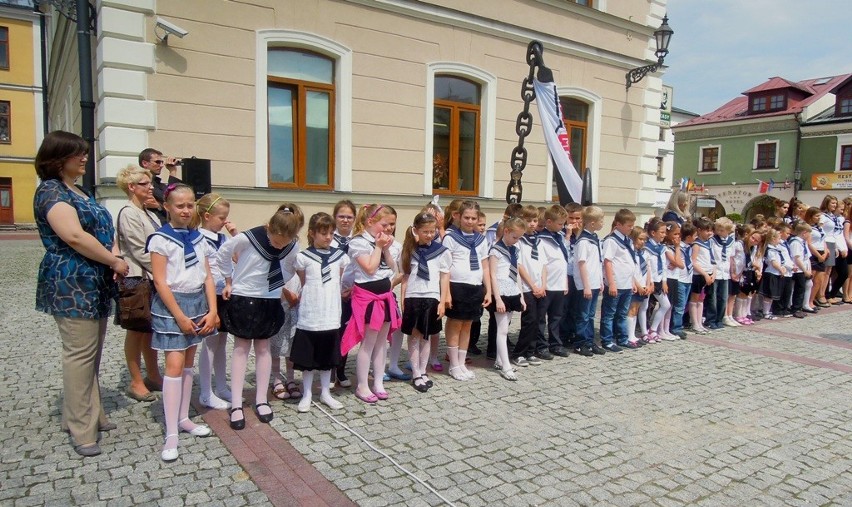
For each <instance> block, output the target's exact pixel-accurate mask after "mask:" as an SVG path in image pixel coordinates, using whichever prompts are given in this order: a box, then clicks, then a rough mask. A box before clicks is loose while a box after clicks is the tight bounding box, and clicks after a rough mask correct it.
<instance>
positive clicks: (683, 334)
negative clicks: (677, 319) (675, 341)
mask: <svg viewBox="0 0 852 507" xmlns="http://www.w3.org/2000/svg"><path fill="white" fill-rule="evenodd" d="M675 334H676V335H678V336H679V337H680V339H681V340H686V331H678V332H677V333H675Z"/></svg>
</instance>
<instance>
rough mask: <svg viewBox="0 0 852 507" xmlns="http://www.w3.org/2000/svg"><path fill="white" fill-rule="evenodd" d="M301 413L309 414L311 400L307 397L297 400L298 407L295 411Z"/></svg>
mask: <svg viewBox="0 0 852 507" xmlns="http://www.w3.org/2000/svg"><path fill="white" fill-rule="evenodd" d="M296 410H298V411H299V412H301V413H303V414H304V413H305V412H309V411H310V410H311V398H308V397H307V396H302V399H301V400H299V406H298V408H297V409H296Z"/></svg>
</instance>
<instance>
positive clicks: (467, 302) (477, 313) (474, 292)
mask: <svg viewBox="0 0 852 507" xmlns="http://www.w3.org/2000/svg"><path fill="white" fill-rule="evenodd" d="M450 296H451V297H452V298H453V301H452V305H453V306H452V307H451V308H447V310H446V312H445V314H446V316H447V318H448V319H456V320H474V319H478V318H479V317H481V316H482V302H483V301H484V300H485V286H484V285H471V284H468V283H458V282H450Z"/></svg>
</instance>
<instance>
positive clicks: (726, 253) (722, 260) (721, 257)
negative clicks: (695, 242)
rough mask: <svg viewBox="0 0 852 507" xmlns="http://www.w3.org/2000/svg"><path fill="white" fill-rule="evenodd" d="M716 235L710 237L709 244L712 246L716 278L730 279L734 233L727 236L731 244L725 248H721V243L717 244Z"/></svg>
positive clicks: (734, 242) (734, 243) (734, 241)
mask: <svg viewBox="0 0 852 507" xmlns="http://www.w3.org/2000/svg"><path fill="white" fill-rule="evenodd" d="M718 238H719V237H718V236H716V235H713V237H712V238H710V244H711V245H712V246H713V256H714V257H715V258H716V280H730V279H731V259H732V257H733V253H734V249H735V248H736V247H735V246H734V245H736V243H737V242H736V239H735V238H734V235H733V234H731V235H730V236H728V238H730V240H731V244H730V245H728V246H727V247H726V248H723V246H722V245H721V244H719V240H718Z"/></svg>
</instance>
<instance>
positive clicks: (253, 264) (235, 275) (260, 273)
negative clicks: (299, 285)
mask: <svg viewBox="0 0 852 507" xmlns="http://www.w3.org/2000/svg"><path fill="white" fill-rule="evenodd" d="M246 234H247V233H241V234H237V235H236V236H234V237H233V238H231V239H229V240H228V241H226V242H225V244H224V245H222V247H221V248H219V253H218V254H217V255H216V262H217V263H218V264H219V270H220V271H221V273H222V276H223V277H225V278H231V293H232V294H234V295H237V296H246V297H254V298H263V299H278V298H280V297H281V288H280V287H279V288H277V289H274V290H271V291H270V290H269V280H268V276H269V261H267V260H266V259H264V258H263V256H261V255H260V253H258V251H257V250H256V249H255V248H254V246H252V244H251V241H250V240H249V238H248V236H247V235H246ZM298 253H299V244H298V243H295V244H294V245H293V248H292V250H290V253H288V254H287V256H286V257H284V258H283V259H281V260H280V261H279V262H280V264H281V276H282V277H283V279H284V283H287V281H288V280H290V278H292V277H293V274H294V273H295V271H296V270H295V267H294V264H295V262H296V255H297V254H298ZM235 255H236V256H237V263H236V266H235V265H234V260H233V259H234V256H235Z"/></svg>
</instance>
